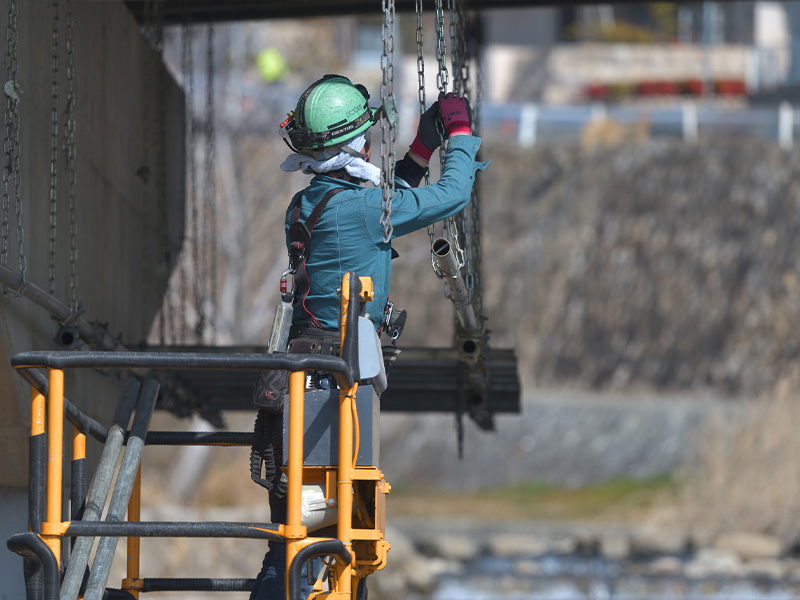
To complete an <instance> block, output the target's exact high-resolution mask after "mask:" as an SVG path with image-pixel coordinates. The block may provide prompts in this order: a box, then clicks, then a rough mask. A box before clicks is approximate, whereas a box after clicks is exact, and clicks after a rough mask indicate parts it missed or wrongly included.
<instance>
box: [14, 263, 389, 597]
mask: <svg viewBox="0 0 800 600" xmlns="http://www.w3.org/2000/svg"><path fill="white" fill-rule="evenodd" d="M342 289H343V290H349V293H348V294H342V316H341V321H340V325H341V327H340V331H341V332H342V333H341V341H342V356H341V357H336V356H322V355H311V354H309V355H302V354H296V355H280V354H227V353H226V354H190V353H155V352H117V353H112V352H67V351H64V352H24V353H21V354H17V355H16V356H14V357H13V358H12V360H11V363H12V365H13V367H14V368H15V369H16V370H17V371H18V372H19V373H20V374H21V375H22V376H23V377H24V378H25V379H26V380H27V382H28V383H29V384H30V386H31V431H30V438H29V444H30V464H29V494H28V498H29V500H28V528H29V531H28V532H26V533H20V534H17V535H14V536H12V537H11V538H10V539H9V540H8V542H7V545H8V548H9V549H10V550H11V551H13V552H16V553H17V554H19V555H21V556H22V558H23V562H24V574H25V586H26V596H27V600H58V599H60V600H72V599H75V598H78V597H82V598H84V599H86V600H100V599H101V598H109V599H113V598H125V599H130V598H133V599H137V598H139V594H140V593H144V592H156V591H248V590H250V589H251V588H252V586H253V584H254V580H253V579H231V578H149V579H148V578H142V577H141V576H140V573H139V566H140V565H139V543H140V538H142V537H205V538H221V537H228V538H257V539H264V540H275V541H282V542H285V543H286V545H287V561H286V564H287V573H286V575H287V580H286V598H287V599H288V600H301V595H300V590H301V586H300V581H299V578H300V573H301V568H302V563H304V562H305V561H306V560H308V559H310V558H312V557H316V556H330V557H332V558H333V559H335V563H333V566H332V567H331V569H332V570H331V577H330V581H331V583H330V586H331V590H330V591H324V592H322V591H318V592H313V593H312V597H313V596H317V595H319V597H323V596H324V597H327V598H330V599H331V600H335V599H342V600H344V599H350V598H352V597H354V596H353V595H354V594H355V590H356V589H357V587H358V583H359V581H360V580H361V579H362V578H363V577H365V576H366V575H368V574H369V573H371V572H374V571H375V570H377V569H380V568H383V566H385V562H386V553H387V552H388V549H389V544H388V543H387V542H386V541H385V540H384V530H385V516H384V515H385V512H384V507H385V504H384V499H385V494H387V493H388V491H389V489H390V486H389V485H388V484H387V483H386V482H385V481H384V479H383V475H382V473H381V472H380V471H378V470H377V469H376V468H375V467H361V466H356V464H355V461H354V442H355V448H356V450H355V452H356V454H357V452H358V450H357V447H358V422H357V415H356V414H355V413H354V403H355V400H354V397H355V391H356V389H357V386H358V383H357V379H358V364H357V360H358V358H357V357H358V346H357V339H358V336H357V335H356V334H355V327H356V321H357V318H356V317H357V316H358V313H359V310H360V306H361V303H362V302H364V301H365V300H366V299H367V298H369V295H370V294H371V282H370V281H369V279H368V278H358V277H356V276H355V275H354V274H350V273H348V274H346V275H345V277H344V279H343V282H342ZM87 368H94V369H128V370H134V369H145V370H147V371H148V372H151V371H160V370H177V369H209V370H219V369H225V370H230V369H235V370H261V369H282V370H286V371H289V372H290V377H289V388H290V389H289V398H290V400H289V406H288V411H289V428H288V445H289V452H288V462H287V466H286V473H287V477H288V491H287V504H288V511H287V519H286V523H285V524H278V523H238V522H201V523H197V522H143V521H140V506H141V487H140V486H141V459H142V451H143V448H144V446H145V445H211V446H250V445H251V444H252V443H253V434H252V433H247V432H191V431H189V432H180V431H148V429H149V425H150V419H151V416H152V413H153V409H154V407H155V403H156V398H157V396H158V391H159V385H158V382H157V381H156V379H154V378H152V377H148V378H145V379H144V381H143V382H140V381H139V380H138V379H137V378H131V379H129V380H128V381H126V382H125V384H124V386H123V389H122V392H121V395H120V398H119V401H118V403H117V407H116V410H115V414H114V417H113V419H112V423H111V425H110V426H109V427H105V426H104V425H102V424H101V423H99V422H97V421H96V420H94V419H92V418H91V417H89V416H88V415H86V414H84V413H83V412H81V410H80V409H79V408H77V407H76V406H75V405H74V404H73V403H72V402H70V401H69V400H68V399H67V398H66V397H64V376H65V371H66V370H68V369H87ZM40 369H47V373H48V374H47V376H45V375H44V373H43V372H42V371H40ZM306 371H326V372H330V373H333V374H334V375H335V377H336V378H337V381H338V383H339V388H340V394H339V437H338V439H339V461H338V465H337V466H334V467H322V468H320V467H315V468H308V467H304V464H303V431H304V429H303V418H304V405H303V403H304V388H305V373H306ZM132 414H133V415H134V417H133V423H132V424H131V427H130V429H129V430H128V423H129V421H130V418H131V415H132ZM64 417H66V419H67V420H68V421H69V422H70V423H71V425H72V457H71V476H72V486H71V515H70V520H69V521H64V520H63V519H62V479H63V463H64V458H65V457H64V456H62V448H63V442H64V440H63V436H64V426H65V422H64ZM354 426H355V435H354ZM87 436H89V437H91V438H93V439H95V440H97V441H99V442H101V443H103V444H104V445H103V450H102V453H101V457H100V461H99V464H98V468H97V470H96V472H95V475H94V478H93V481H92V484H91V488H90V491H89V493H88V495H87V493H86V441H87ZM354 438H355V439H354ZM118 463H119V468H118V473H117V477H116V481H115V483H114V489H113V491H112V490H111V484H112V481H113V480H114V474H115V472H116V471H117V465H118ZM308 481H313V482H322V483H323V484H325V485H326V486H327V487H326V496H327V498H328V502H329V504H330V505H332V506H336V507H337V509H338V515H337V519H338V522H337V538H338V539H336V538H314V537H309V536H308V533H307V531H306V527H305V526H304V525H303V524H302V521H301V507H300V504H301V496H302V486H303V484H304V483H305V482H308ZM110 491H111V498H110V500H109V492H110ZM354 494H355V495H356V497H358V496H359V494H360V495H361V497H362V498H363V497H365V496H366V497H368V498H370V499H371V500H372V505H371V511H372V512H370V514H369V516H368V518H367V519H366V521H367V523H366V524H364V523H363V522H359V523H354V522H353V496H354ZM106 505H107V511H106V515H105V518H104V519H103V520H101V517H102V513H103V509H104V508H105V507H106ZM126 511H127V516H128V519H127V521H126V520H125V513H126ZM95 537H97V538H99V542H98V548H97V551H96V552H95V560H94V562H93V564H92V565H91V571H89V574H88V579H87V578H86V576H85V574H86V572H87V571H88V568H87V567H88V561H89V555H90V551H91V548H92V546H93V544H94V538H95ZM118 537H126V538H127V551H128V560H127V577H126V578H125V579H124V580H123V581H122V585H121V587H120V588H119V589H112V588H107V587H106V585H107V582H108V576H109V572H110V569H111V562H112V559H113V556H114V550H115V548H116V544H117V539H116V538H118ZM64 538H74V544H73V546H72V548H71V549H70V548H68V546H69V545H68V544H65V543H64Z"/></svg>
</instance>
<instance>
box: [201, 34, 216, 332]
mask: <svg viewBox="0 0 800 600" xmlns="http://www.w3.org/2000/svg"><path fill="white" fill-rule="evenodd" d="M206 86H207V87H206V122H205V138H206V156H205V159H206V161H205V183H204V185H203V198H204V204H205V213H206V214H205V216H206V220H205V223H206V226H205V228H204V231H205V233H206V236H205V237H206V240H205V265H204V272H206V273H208V289H207V294H206V298H207V299H210V300H211V302H210V305H211V308H212V310H214V311H216V297H217V205H216V202H217V190H216V179H215V175H216V171H215V163H216V156H217V146H216V144H217V138H216V132H215V128H214V125H215V123H214V120H215V118H216V111H215V107H214V25H213V23H209V25H208V29H207V37H206ZM208 324H209V333H210V335H211V343H212V345H213V344H214V342H215V330H214V319H213V318H211V319H209V320H208Z"/></svg>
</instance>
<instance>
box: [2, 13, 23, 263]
mask: <svg viewBox="0 0 800 600" xmlns="http://www.w3.org/2000/svg"><path fill="white" fill-rule="evenodd" d="M16 13H17V4H16V2H15V1H14V0H11V1H10V2H8V16H7V19H8V20H7V21H6V44H7V46H6V60H5V65H6V77H7V79H6V82H7V83H6V84H5V94H6V111H5V116H4V121H5V125H6V135H5V137H4V138H3V158H4V160H3V224H2V226H0V243H2V249H0V264H2V265H3V266H6V265H8V224H9V206H10V199H9V195H8V182H9V180H10V179H11V169H12V167H13V161H14V155H13V152H12V150H13V144H14V142H13V130H14V109H15V107H16V104H17V102H19V95H18V94H17V81H16V75H15V73H14V66H15V63H16V58H17V48H16V46H15V42H16V24H17V23H16V22H17V18H16Z"/></svg>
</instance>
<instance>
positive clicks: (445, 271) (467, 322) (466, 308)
mask: <svg viewBox="0 0 800 600" xmlns="http://www.w3.org/2000/svg"><path fill="white" fill-rule="evenodd" d="M431 255H432V257H433V261H434V263H435V265H436V267H437V269H436V273H437V274H438V275H439V277H441V278H442V279H445V280H446V283H447V292H448V294H449V296H450V299H451V300H452V301H453V304H455V307H456V316H457V317H458V322H459V324H460V325H461V328H462V329H463V330H464V333H466V334H467V335H468V336H476V337H477V336H481V335H483V324H482V323H481V322H480V320H479V319H478V317H477V316H476V315H475V309H474V308H473V307H472V304H471V303H470V293H469V290H468V289H467V285H466V283H465V282H464V277H463V275H462V274H461V266H460V265H459V263H458V258H457V257H456V255H455V252H453V248H452V246H451V245H450V242H448V241H447V240H446V239H444V238H439V239H437V240H435V241H434V242H433V246H431Z"/></svg>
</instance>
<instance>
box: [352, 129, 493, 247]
mask: <svg viewBox="0 0 800 600" xmlns="http://www.w3.org/2000/svg"><path fill="white" fill-rule="evenodd" d="M480 145H481V140H480V138H477V137H473V136H467V135H462V136H456V137H453V138H452V139H451V140H449V141H448V144H447V153H446V155H445V166H444V170H443V171H442V176H441V177H440V178H439V181H437V182H436V183H433V184H431V185H426V186H423V187H419V188H410V189H404V188H396V189H395V192H394V196H393V198H392V212H391V215H390V219H391V223H392V227H393V233H392V237H393V238H395V237H399V236H401V235H407V234H409V233H411V232H413V231H417V230H418V229H423V228H424V227H427V226H428V225H431V224H433V223H436V222H437V221H441V220H442V219H445V218H447V217H449V216H451V215H454V214H456V213H457V212H458V211H460V210H461V209H463V208H464V207H465V206H466V205H467V204H468V203H469V199H470V194H471V192H472V186H473V184H474V182H475V172H476V171H479V170H480V171H482V170H483V169H485V168H486V165H487V164H488V163H480V162H475V155H476V154H477V152H478V148H479V147H480ZM381 197H382V195H381V190H380V189H379V188H373V189H370V190H369V191H368V193H367V194H366V196H365V198H364V203H365V209H364V213H365V214H364V216H365V219H366V225H367V229H368V230H369V233H370V236H371V237H372V239H373V241H374V242H375V243H380V242H381V241H382V238H383V230H382V228H381V225H380V216H381Z"/></svg>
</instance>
